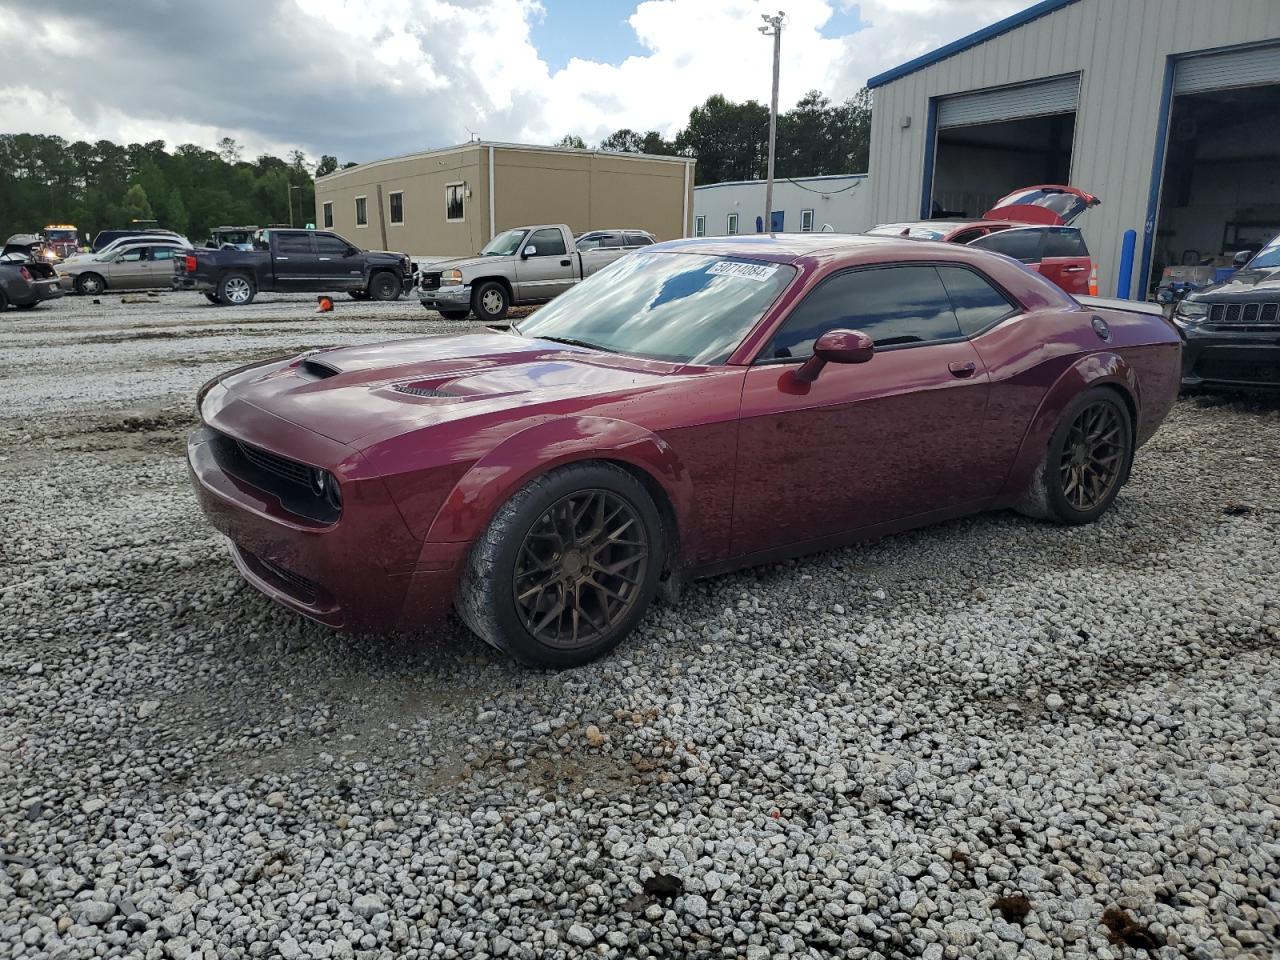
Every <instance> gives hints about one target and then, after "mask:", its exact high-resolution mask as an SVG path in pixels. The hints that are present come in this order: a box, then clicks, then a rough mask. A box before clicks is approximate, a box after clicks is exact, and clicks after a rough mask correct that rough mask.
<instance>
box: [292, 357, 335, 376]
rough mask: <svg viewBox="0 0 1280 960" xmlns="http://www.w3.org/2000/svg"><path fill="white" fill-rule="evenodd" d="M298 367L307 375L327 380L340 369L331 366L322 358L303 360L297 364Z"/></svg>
mask: <svg viewBox="0 0 1280 960" xmlns="http://www.w3.org/2000/svg"><path fill="white" fill-rule="evenodd" d="M298 367H299V369H301V371H302V372H303V373H305V374H307V375H308V376H311V377H315V379H317V380H328V379H329V378H330V377H336V376H337V375H338V374H339V373H340V372H341V371H340V370H338V368H337V367H331V366H329V364H327V363H325V362H324V361H322V360H311V359H307V360H303V361H302V363H300V364H298Z"/></svg>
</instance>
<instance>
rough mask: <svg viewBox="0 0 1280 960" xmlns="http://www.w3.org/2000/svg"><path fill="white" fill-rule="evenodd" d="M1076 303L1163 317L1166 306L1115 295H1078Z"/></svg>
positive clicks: (1083, 305) (1101, 308) (1102, 308)
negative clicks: (1124, 298)
mask: <svg viewBox="0 0 1280 960" xmlns="http://www.w3.org/2000/svg"><path fill="white" fill-rule="evenodd" d="M1076 303H1078V304H1080V306H1082V307H1097V308H1098V309H1100V310H1124V311H1127V312H1129V313H1144V314H1147V315H1148V316H1152V317H1163V316H1164V308H1163V307H1162V306H1161V305H1160V304H1158V303H1147V302H1146V301H1145V300H1117V299H1115V298H1113V297H1076Z"/></svg>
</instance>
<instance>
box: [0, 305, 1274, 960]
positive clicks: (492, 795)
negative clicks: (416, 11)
mask: <svg viewBox="0 0 1280 960" xmlns="http://www.w3.org/2000/svg"><path fill="white" fill-rule="evenodd" d="M102 301H103V302H102V303H101V304H100V305H97V306H94V305H92V304H89V303H87V302H86V301H84V300H81V299H71V298H68V299H66V300H63V301H60V302H57V303H55V304H51V305H48V306H46V307H42V308H41V309H39V310H37V311H35V312H34V313H30V314H27V313H23V314H17V313H16V312H12V311H11V312H9V313H7V314H5V315H4V317H3V318H0V324H3V329H4V333H5V337H4V342H3V345H2V346H0V479H2V480H3V488H4V491H5V495H4V511H3V515H4V517H5V520H6V523H5V527H4V536H3V538H0V644H2V645H3V649H4V651H5V656H4V658H3V660H0V957H8V956H13V957H49V958H54V957H57V958H81V957H90V956H101V957H111V956H118V957H147V958H177V960H182V958H202V960H213V958H230V957H267V958H274V957H283V958H286V960H291V958H313V960H319V958H330V957H333V958H344V957H364V958H390V957H396V958H399V957H407V958H412V957H421V958H426V957H430V958H448V957H459V958H463V957H465V958H471V957H476V958H480V957H513V958H530V960H533V958H539V960H541V958H563V957H579V956H590V957H618V958H622V957H679V958H684V957H713V956H714V957H744V958H749V960H765V958H772V957H790V956H795V957H815V958H830V957H841V958H843V957H851V958H862V957H883V958H889V957H923V958H926V960H956V958H959V957H970V956H978V957H993V958H1008V960H1013V958H1016V957H1024V956H1025V957H1031V958H1048V957H1055V956H1068V957H1090V958H1093V957H1122V956H1139V957H1140V956H1145V955H1152V956H1157V957H1160V958H1170V960H1172V958H1175V957H1184V956H1189V957H1218V956H1259V957H1261V956H1274V955H1277V953H1280V921H1278V919H1277V914H1278V913H1280V663H1277V659H1276V651H1277V647H1278V645H1280V547H1278V546H1277V543H1278V541H1280V400H1275V399H1271V400H1267V399H1261V400H1248V399H1240V398H1216V397H1215V398H1194V399H1188V400H1183V401H1181V402H1180V403H1179V404H1178V406H1177V407H1176V409H1175V411H1174V413H1173V415H1172V417H1171V419H1170V421H1169V423H1168V424H1166V426H1165V427H1164V429H1163V430H1162V431H1161V432H1160V433H1159V434H1158V435H1157V436H1156V438H1155V440H1153V441H1152V443H1151V444H1150V445H1149V446H1148V447H1147V448H1146V449H1145V450H1143V451H1142V452H1141V454H1140V456H1139V460H1138V463H1137V466H1136V469H1135V471H1134V475H1133V479H1132V482H1131V483H1130V485H1129V486H1128V487H1127V488H1126V489H1125V491H1124V492H1123V493H1122V495H1121V497H1120V499H1119V500H1118V501H1117V504H1116V506H1115V508H1114V510H1113V511H1112V512H1111V513H1110V514H1109V515H1108V516H1107V517H1105V518H1104V520H1103V521H1102V522H1100V523H1099V524H1097V525H1095V526H1091V527H1087V528H1081V529H1073V530H1065V529H1062V528H1058V527H1055V526H1049V525H1046V524H1041V523H1037V522H1034V521H1030V520H1027V519H1025V518H1022V517H1018V516H1014V515H991V516H985V517H980V518H975V519H970V520H965V521H961V522H956V523H951V524H947V525H944V526H941V527H937V528H933V529H930V530H926V531H920V532H917V533H913V534H910V535H905V536H899V537H894V538H891V539H889V540H885V541H882V542H880V543H877V544H873V545H870V546H866V547H861V548H857V549H850V550H844V551H840V552H836V553H831V554H826V555H823V556H819V557H814V558H809V559H805V560H800V561H796V562H792V563H786V564H780V565H777V566H772V567H767V568H761V569H757V570H752V571H747V572H745V573H741V574H737V575H734V576H727V577H721V578H719V579H716V580H712V581H709V582H705V583H700V584H696V585H695V586H694V587H693V588H692V589H691V591H690V593H689V595H688V596H687V597H686V599H685V600H684V602H683V603H682V604H681V605H680V606H679V607H676V608H672V607H662V606H659V607H656V608H654V610H653V611H652V613H651V615H650V616H649V618H648V619H647V621H646V623H645V624H644V626H643V628H642V629H641V630H640V632H639V634H638V635H637V636H635V637H634V638H632V639H631V640H630V641H629V642H628V643H626V644H625V645H624V646H623V647H622V648H621V649H620V650H619V651H618V652H617V653H615V654H614V655H613V656H611V657H608V658H606V659H605V660H603V661H601V662H599V663H596V664H594V665H592V666H590V667H587V668H584V669H580V670H577V671H573V672H567V673H559V674H552V673H534V672H528V671H525V670H522V669H519V668H517V667H515V666H513V665H512V664H511V663H509V662H508V661H506V660H505V659H503V658H502V657H500V656H499V655H497V654H496V653H494V652H493V651H491V650H489V649H488V648H487V647H485V646H484V645H483V644H481V643H479V642H477V641H475V640H473V639H472V638H471V637H470V636H469V635H467V634H466V633H465V631H463V630H462V629H461V628H460V627H458V626H457V625H456V624H450V625H449V626H448V627H446V628H444V629H442V630H441V631H439V632H438V633H437V634H435V635H432V636H417V637H410V638H381V637H345V636H341V635H335V634H331V633H329V632H327V631H325V630H323V629H322V628H320V627H317V626H313V625H311V624H309V623H306V622H305V621H303V620H301V619H299V618H297V617H295V616H293V615H291V614H289V613H287V612H285V611H283V610H280V609H277V608H276V607H274V606H273V605H272V604H271V603H269V602H268V601H267V600H265V599H263V598H262V597H260V596H258V595H257V594H256V593H255V592H254V591H252V590H251V589H249V588H246V587H244V586H243V585H242V584H241V583H240V581H239V580H238V578H237V576H236V575H235V574H234V572H233V571H232V569H231V565H230V563H229V561H228V558H227V556H226V553H225V551H224V549H223V547H222V545H221V544H220V543H219V542H218V540H217V539H216V538H215V536H214V535H213V534H212V533H211V532H210V530H209V528H208V527H207V526H206V525H205V524H204V523H203V521H202V519H201V517H200V515H199V513H198V511H197V509H196V507H195V504H194V502H193V500H192V498H191V496H190V494H189V491H188V486H187V480H186V475H185V467H184V465H183V461H182V452H183V448H182V437H183V433H184V431H185V430H186V429H187V427H188V426H189V424H190V422H191V420H192V408H191V401H192V395H193V394H194V392H195V389H196V388H197V387H198V386H199V384H200V383H201V382H202V381H203V380H204V379H206V378H207V376H209V375H210V374H211V373H212V372H214V371H216V370H217V369H220V368H225V367H230V366H233V365H236V364H238V363H243V362H246V361H247V360H249V359H253V358H255V357H261V356H265V355H269V354H271V353H273V352H276V351H280V350H286V349H287V350H297V349H301V348H304V347H308V346H312V345H318V344H322V343H353V342H365V341H371V340H377V339H382V338H390V337H400V336H408V335H414V334H418V333H422V332H429V331H446V330H451V329H462V328H464V327H465V325H464V324H448V323H445V322H443V321H441V320H439V319H438V318H433V315H428V314H426V313H425V312H424V311H423V310H422V309H421V307H420V306H419V305H418V304H417V302H416V301H412V300H411V301H408V302H401V303H391V304H357V303H354V302H345V301H339V302H338V309H337V312H336V313H335V314H334V315H332V316H331V317H316V316H315V315H314V314H313V313H312V312H311V311H312V310H313V308H314V301H313V300H312V299H311V298H307V297H292V298H290V297H275V298H264V299H263V301H262V302H260V303H258V304H255V305H253V306H252V307H249V308H247V309H241V310H232V309H229V308H224V309H219V308H215V307H211V306H205V303H204V301H203V299H202V298H199V297H198V296H193V295H176V294H171V295H166V296H162V297H160V298H158V302H156V303H143V304H121V303H120V302H119V298H118V297H114V298H113V297H103V298H102ZM1024 897H1025V900H1023V899H1022V898H1024ZM1104 912H1105V920H1106V922H1105V923H1104Z"/></svg>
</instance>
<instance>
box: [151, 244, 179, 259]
mask: <svg viewBox="0 0 1280 960" xmlns="http://www.w3.org/2000/svg"><path fill="white" fill-rule="evenodd" d="M173 252H174V251H173V247H152V248H151V259H152V260H172V259H173Z"/></svg>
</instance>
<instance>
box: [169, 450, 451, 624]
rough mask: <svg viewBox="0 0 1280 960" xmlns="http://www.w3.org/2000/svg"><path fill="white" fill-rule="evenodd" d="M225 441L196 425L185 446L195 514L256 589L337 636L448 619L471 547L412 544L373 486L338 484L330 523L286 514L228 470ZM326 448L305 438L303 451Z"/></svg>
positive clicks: (380, 487) (377, 487)
mask: <svg viewBox="0 0 1280 960" xmlns="http://www.w3.org/2000/svg"><path fill="white" fill-rule="evenodd" d="M224 442H234V441H233V440H232V438H230V437H229V436H228V435H227V434H225V433H222V432H220V431H215V430H214V429H213V428H211V427H209V426H208V425H202V426H201V427H199V428H198V429H197V430H195V431H194V432H193V433H192V434H191V435H190V437H189V438H188V440H187V465H188V468H189V470H190V474H191V481H192V486H193V487H194V490H195V494H196V499H197V501H199V503H200V507H201V509H202V510H203V511H204V513H205V516H206V517H208V518H209V522H210V523H211V524H212V525H213V526H214V527H215V528H216V529H217V530H218V531H219V532H221V533H222V534H224V535H225V536H226V537H227V538H228V539H229V540H230V541H231V550H232V557H233V559H234V561H235V564H236V567H237V569H238V570H239V571H240V573H241V575H242V576H243V577H244V578H245V580H247V581H248V582H249V583H250V584H251V585H252V586H253V587H255V588H256V589H258V590H259V591H261V592H262V593H264V594H266V595H267V596H268V597H270V598H271V599H272V600H274V601H276V602H277V603H279V604H280V605H282V606H284V607H287V608H289V609H290V610H293V611H295V612H297V613H300V614H302V615H303V616H306V617H309V618H310V619H312V620H315V621H317V622H319V623H322V624H324V625H325V626H329V627H333V628H335V629H341V630H358V631H368V632H376V633H383V632H402V631H409V630H416V629H419V628H422V627H426V626H430V625H432V624H433V623H436V622H439V621H440V620H442V619H443V618H444V617H445V616H446V615H447V614H448V613H449V610H450V608H451V606H452V603H453V597H454V593H455V591H456V589H457V584H458V578H459V573H460V570H461V565H462V563H463V560H464V558H465V556H466V551H467V547H468V544H466V543H437V544H422V543H421V542H419V541H417V540H415V539H414V538H413V536H412V534H411V533H410V532H409V530H408V528H407V527H406V526H405V523H404V521H403V519H401V516H400V513H399V510H398V509H397V507H396V505H395V504H394V503H393V502H392V501H391V498H390V496H389V495H388V494H387V493H386V488H385V487H384V486H383V485H382V483H381V481H378V480H364V481H355V482H352V483H350V484H344V487H343V508H342V513H341V515H340V516H339V517H338V519H337V520H336V521H335V522H329V523H322V522H316V521H312V520H308V519H306V518H304V517H301V516H299V515H297V514H295V513H291V512H290V511H288V510H286V509H285V508H284V507H283V505H282V503H281V501H280V499H279V498H277V497H276V496H273V495H272V494H271V493H270V492H268V491H266V490H264V489H262V488H261V487H259V486H255V485H254V484H252V483H249V482H247V481H246V480H245V479H243V478H242V477H240V476H237V475H236V474H235V473H234V472H232V469H233V468H232V467H231V466H230V465H229V461H228V459H227V457H226V456H224V455H223V452H222V450H221V448H220V444H222V443H224ZM328 443H331V441H324V440H323V439H322V438H319V437H315V436H311V437H308V438H307V440H306V444H305V445H306V446H310V447H311V448H312V450H315V449H316V448H317V447H319V446H324V445H326V444H328ZM312 459H320V458H318V457H313V458H312Z"/></svg>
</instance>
